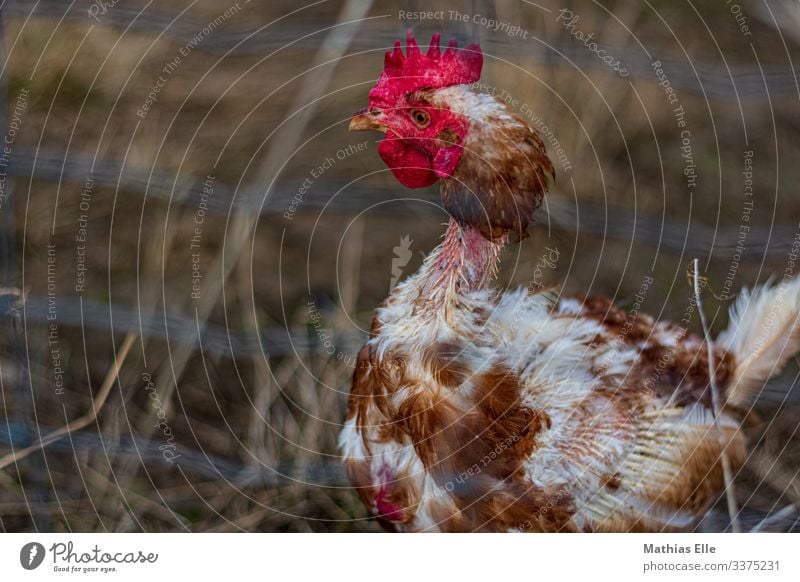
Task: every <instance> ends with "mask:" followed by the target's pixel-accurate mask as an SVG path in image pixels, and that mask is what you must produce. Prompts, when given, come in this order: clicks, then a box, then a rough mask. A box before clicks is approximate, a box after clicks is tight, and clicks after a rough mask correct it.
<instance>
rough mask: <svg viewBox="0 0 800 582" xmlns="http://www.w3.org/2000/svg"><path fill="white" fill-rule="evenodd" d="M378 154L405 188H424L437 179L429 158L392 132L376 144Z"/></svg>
mask: <svg viewBox="0 0 800 582" xmlns="http://www.w3.org/2000/svg"><path fill="white" fill-rule="evenodd" d="M378 155H380V157H381V159H382V160H383V161H384V163H385V164H386V165H387V166H389V169H390V170H391V171H392V174H394V176H395V178H397V179H398V180H399V181H400V183H401V184H402V185H403V186H406V187H407V188H424V187H426V186H430V185H431V184H433V183H434V182H436V180H438V178H437V177H436V173H435V172H434V171H433V162H432V161H431V159H430V158H429V157H428V156H426V155H425V154H424V153H422V152H420V151H419V150H417V149H415V148H413V147H411V146H409V145H408V143H406V142H405V141H404V140H402V139H399V138H397V137H396V136H395V135H394V134H393V133H392V132H388V133H387V134H386V139H384V140H383V141H382V142H380V143H379V144H378Z"/></svg>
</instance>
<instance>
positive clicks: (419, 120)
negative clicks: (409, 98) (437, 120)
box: [411, 109, 431, 127]
mask: <svg viewBox="0 0 800 582" xmlns="http://www.w3.org/2000/svg"><path fill="white" fill-rule="evenodd" d="M411 119H413V120H414V123H416V124H417V125H418V126H419V127H427V125H428V124H429V123H430V122H431V116H430V115H428V112H427V111H425V110H424V109H412V110H411Z"/></svg>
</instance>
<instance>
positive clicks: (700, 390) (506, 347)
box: [340, 290, 744, 531]
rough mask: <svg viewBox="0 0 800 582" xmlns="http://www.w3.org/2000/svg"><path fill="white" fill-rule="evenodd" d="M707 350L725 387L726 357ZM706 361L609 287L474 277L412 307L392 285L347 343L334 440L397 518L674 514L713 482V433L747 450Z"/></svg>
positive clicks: (597, 521) (526, 521) (600, 524)
mask: <svg viewBox="0 0 800 582" xmlns="http://www.w3.org/2000/svg"><path fill="white" fill-rule="evenodd" d="M412 329H413V330H414V331H415V333H413V334H411V335H409V331H410V330H412ZM410 337H414V338H416V339H415V340H412V341H409V338H410ZM713 364H714V365H713V368H714V369H715V370H716V379H717V383H718V385H719V386H721V387H722V388H723V389H724V387H725V386H726V385H727V384H728V383H729V382H730V377H731V374H732V370H733V365H734V363H733V361H732V359H731V357H730V356H728V355H727V354H726V353H724V352H723V351H721V350H716V351H715V356H714V363H713ZM709 370H710V368H709V365H708V355H707V348H706V345H705V344H704V343H703V342H702V341H701V340H700V339H699V338H697V337H696V336H694V335H692V334H690V333H688V332H686V331H685V330H684V329H683V328H681V327H679V326H677V325H672V324H667V323H655V322H653V320H652V319H650V318H649V317H647V316H643V315H640V314H638V313H633V312H622V311H620V310H619V309H617V308H615V307H614V306H613V305H612V303H611V302H610V301H609V300H607V299H599V298H589V299H583V298H578V299H567V300H563V301H560V302H558V303H554V298H552V297H550V296H548V295H547V294H533V295H530V294H528V293H527V292H526V291H525V290H520V291H518V292H515V293H507V294H505V295H503V296H502V297H501V298H496V297H494V296H493V295H491V294H488V293H478V294H474V296H469V297H465V298H464V300H463V301H462V303H461V305H460V307H459V309H458V310H456V311H454V312H451V313H449V314H448V315H447V316H446V317H441V318H434V319H433V320H432V319H431V318H425V319H424V320H423V319H417V318H415V310H414V307H413V305H412V304H410V303H408V301H407V300H404V295H403V293H402V291H401V292H399V293H397V294H394V295H393V296H392V297H391V298H390V299H389V300H388V302H387V304H386V305H385V306H384V307H382V308H381V309H380V310H379V311H378V313H377V315H376V318H375V321H374V323H373V337H372V338H371V340H370V341H369V343H368V344H367V345H366V346H365V347H364V349H363V350H362V352H361V354H360V355H359V359H358V364H357V370H356V372H355V377H354V382H353V390H352V393H351V397H350V411H349V416H348V420H347V424H346V426H345V429H344V430H343V432H342V436H341V439H340V443H341V446H342V451H343V453H344V456H345V459H346V465H347V468H348V473H349V474H350V477H351V480H352V481H353V483H354V485H355V486H356V487H357V488H358V490H359V493H360V494H361V496H362V498H363V500H364V502H365V503H366V504H367V506H368V507H370V509H371V510H372V511H373V513H375V514H376V515H379V516H381V517H380V518H381V519H382V520H383V521H384V522H385V523H386V524H387V525H391V526H392V527H394V528H396V529H401V530H457V531H476V530H490V531H509V530H522V531H597V530H600V531H629V530H662V529H686V528H690V527H691V526H692V525H693V524H694V523H695V521H696V520H697V519H698V518H699V517H701V516H702V513H703V511H704V510H705V508H706V507H707V506H708V505H709V504H710V503H711V502H712V501H713V500H714V498H715V497H716V496H717V495H718V494H719V492H720V491H721V490H722V487H723V483H722V470H721V467H720V462H719V451H720V443H721V442H723V441H724V442H728V441H730V444H731V446H730V447H729V448H728V455H729V457H730V459H731V462H732V464H733V465H734V467H736V466H738V464H739V463H740V462H741V460H742V459H743V458H744V443H743V439H742V437H741V436H740V433H738V432H737V431H736V426H737V421H736V419H735V418H734V417H733V416H731V415H728V414H727V413H726V414H724V415H722V421H721V422H722V425H723V429H722V432H723V434H722V435H720V434H718V432H717V430H716V429H715V428H714V421H713V414H712V412H711V408H710V391H709V374H710V372H709Z"/></svg>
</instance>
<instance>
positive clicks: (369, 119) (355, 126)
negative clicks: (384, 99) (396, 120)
mask: <svg viewBox="0 0 800 582" xmlns="http://www.w3.org/2000/svg"><path fill="white" fill-rule="evenodd" d="M348 129H349V130H350V131H365V130H368V129H372V130H374V131H380V132H382V133H386V130H387V129H389V128H388V127H386V126H385V125H384V124H383V123H381V122H380V121H378V119H377V117H376V116H375V115H374V114H372V113H370V112H368V111H360V112H358V113H356V114H355V115H354V116H353V118H352V119H351V120H350V125H349V126H348Z"/></svg>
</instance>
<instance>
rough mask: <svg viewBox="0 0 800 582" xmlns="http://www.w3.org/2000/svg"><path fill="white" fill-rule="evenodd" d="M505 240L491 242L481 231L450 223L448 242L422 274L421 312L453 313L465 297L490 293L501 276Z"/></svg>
mask: <svg viewBox="0 0 800 582" xmlns="http://www.w3.org/2000/svg"><path fill="white" fill-rule="evenodd" d="M505 240H506V239H505V237H503V238H502V239H500V240H496V241H494V242H493V241H490V240H487V239H486V238H484V237H483V235H481V233H480V231H479V230H478V229H476V228H473V227H471V226H461V225H459V224H458V222H457V221H455V220H453V219H450V223H449V224H448V226H447V231H446V232H445V235H444V240H443V241H442V243H441V244H440V245H439V246H438V247H436V248H435V249H434V250H433V252H432V253H431V254H430V255H428V257H427V259H425V263H424V264H423V266H422V268H421V269H420V272H419V274H418V277H419V282H420V285H421V292H420V295H419V298H418V299H417V302H416V303H417V309H418V310H423V311H427V312H430V311H440V310H449V308H451V307H457V306H458V305H459V304H460V303H461V301H460V299H461V298H462V297H463V296H464V294H465V293H469V292H472V291H480V290H482V289H486V288H487V287H488V284H489V281H490V280H491V279H492V278H493V277H494V276H495V275H496V274H497V266H498V262H499V259H500V251H501V250H502V248H503V245H504V244H505Z"/></svg>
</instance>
